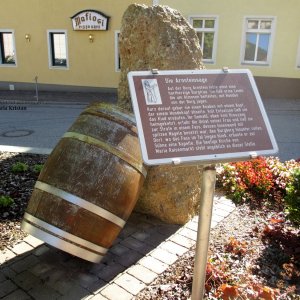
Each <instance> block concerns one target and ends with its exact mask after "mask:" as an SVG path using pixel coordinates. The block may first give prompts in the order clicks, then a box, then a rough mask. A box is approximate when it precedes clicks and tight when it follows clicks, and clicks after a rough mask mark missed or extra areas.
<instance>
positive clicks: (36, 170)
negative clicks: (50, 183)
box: [32, 164, 44, 174]
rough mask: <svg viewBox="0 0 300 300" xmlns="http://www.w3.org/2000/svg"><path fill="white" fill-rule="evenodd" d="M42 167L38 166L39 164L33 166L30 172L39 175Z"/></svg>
mask: <svg viewBox="0 0 300 300" xmlns="http://www.w3.org/2000/svg"><path fill="white" fill-rule="evenodd" d="M43 166H44V165H40V164H37V165H34V166H33V168H32V170H33V172H34V173H38V174H39V173H40V172H41V171H42V169H43Z"/></svg>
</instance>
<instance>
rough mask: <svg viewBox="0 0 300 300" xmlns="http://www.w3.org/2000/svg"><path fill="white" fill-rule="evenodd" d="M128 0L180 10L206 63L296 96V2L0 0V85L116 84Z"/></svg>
mask: <svg viewBox="0 0 300 300" xmlns="http://www.w3.org/2000/svg"><path fill="white" fill-rule="evenodd" d="M131 3H139V4H146V5H157V4H161V5H168V6H170V7H172V8H175V9H177V10H179V11H180V12H181V13H182V15H183V16H184V17H185V18H186V19H187V20H188V21H189V22H190V24H191V26H193V27H194V28H195V30H196V31H197V34H198V36H199V40H200V44H201V46H202V48H203V56H204V59H203V61H204V63H205V65H206V67H207V68H208V69H210V68H215V69H218V68H222V67H223V66H226V67H229V68H234V69H244V68H247V69H250V70H251V71H252V72H253V74H254V76H255V79H256V81H257V84H258V87H259V89H260V92H261V94H262V95H263V96H264V97H290V98H300V18H299V16H298V12H299V11H300V2H299V1H298V0H290V1H289V4H288V5H285V4H283V3H282V1H280V0H272V1H270V0H253V1H251V5H249V1H247V0H226V1H224V0H201V1H196V0H186V1H182V0H148V1H147V0H141V1H138V0H135V1H129V0H114V1H109V0H97V1H96V0H85V1H79V0H73V1H65V0H61V1H55V0H26V1H17V0H2V4H3V5H2V9H1V10H0V89H2V90H3V89H6V90H7V89H33V87H34V84H35V82H36V81H37V82H38V84H39V88H40V89H44V90H67V91H94V90H95V91H98V90H112V91H113V90H115V89H116V88H117V86H118V81H119V75H120V72H119V67H120V66H119V64H120V61H119V57H118V34H119V30H120V27H121V19H122V15H123V13H124V11H125V10H126V8H127V7H128V5H130V4H131ZM76 26H77V27H76ZM80 26H81V27H80ZM101 26H102V27H101ZM145 34H147V33H145Z"/></svg>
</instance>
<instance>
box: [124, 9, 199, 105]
mask: <svg viewBox="0 0 300 300" xmlns="http://www.w3.org/2000/svg"><path fill="white" fill-rule="evenodd" d="M119 51H120V59H121V77H120V82H119V88H118V105H119V106H121V107H123V108H126V109H128V110H132V108H131V100H130V93H129V88H128V82H127V73H128V72H130V71H141V70H143V71H145V70H151V69H158V70H192V69H202V68H203V65H202V62H201V59H202V51H201V48H200V44H199V40H198V37H197V34H196V32H195V30H194V29H193V28H192V27H191V26H190V25H189V23H188V22H187V21H186V19H184V17H183V16H182V15H181V14H180V13H179V12H178V11H177V10H174V9H171V8H170V7H168V6H151V7H148V6H146V5H138V4H132V5H130V6H129V7H128V8H127V10H126V11H125V13H124V15H123V19H122V26H121V33H120V40H119Z"/></svg>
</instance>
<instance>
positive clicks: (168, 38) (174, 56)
mask: <svg viewBox="0 0 300 300" xmlns="http://www.w3.org/2000/svg"><path fill="white" fill-rule="evenodd" d="M119 49H120V59H121V78H120V83H119V89H118V105H119V106H120V107H122V108H125V109H127V110H128V111H132V106H131V99H130V93H129V87H128V82H127V73H128V72H130V71H141V70H151V69H158V70H188V69H202V68H203V65H202V62H201V59H202V51H201V48H200V45H199V40H198V37H197V34H196V32H195V30H194V29H193V28H192V27H191V26H190V25H189V23H188V22H187V21H186V20H185V19H184V18H183V16H182V15H181V14H180V13H179V12H178V11H176V10H174V9H171V8H169V7H167V6H152V7H148V6H145V5H137V4H132V5H130V6H129V7H128V9H127V10H126V11H125V13H124V16H123V20H122V27H121V33H120V42H119ZM201 174H202V168H201V167H199V166H183V167H173V166H157V167H150V168H149V170H148V176H147V178H146V181H145V184H144V186H143V188H142V191H141V195H140V198H139V200H138V203H137V206H136V208H135V209H136V210H137V211H140V212H144V213H148V214H150V215H153V216H155V217H157V218H159V219H161V220H163V221H165V222H169V223H174V224H184V223H186V222H187V221H188V220H189V219H190V218H191V217H192V216H194V215H195V214H196V213H197V211H198V205H199V199H200V186H201Z"/></svg>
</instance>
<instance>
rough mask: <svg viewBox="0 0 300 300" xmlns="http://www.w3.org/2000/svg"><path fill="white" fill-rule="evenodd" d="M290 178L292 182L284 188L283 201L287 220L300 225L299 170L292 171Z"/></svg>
mask: <svg viewBox="0 0 300 300" xmlns="http://www.w3.org/2000/svg"><path fill="white" fill-rule="evenodd" d="M291 177H292V178H291V179H292V180H291V182H290V183H289V184H288V185H287V187H286V196H285V198H284V200H285V204H286V208H287V211H288V217H289V219H291V220H292V221H293V222H295V223H297V224H300V168H299V169H296V170H294V172H292V174H291Z"/></svg>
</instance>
